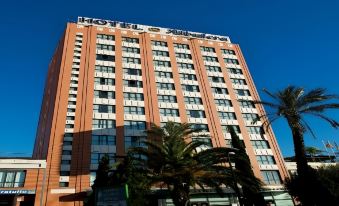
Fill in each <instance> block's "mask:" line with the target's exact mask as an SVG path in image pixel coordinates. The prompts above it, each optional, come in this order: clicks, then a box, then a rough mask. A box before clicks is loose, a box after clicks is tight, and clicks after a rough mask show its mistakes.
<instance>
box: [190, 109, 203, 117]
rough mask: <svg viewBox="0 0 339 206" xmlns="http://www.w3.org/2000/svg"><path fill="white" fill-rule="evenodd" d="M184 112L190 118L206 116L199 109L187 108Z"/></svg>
mask: <svg viewBox="0 0 339 206" xmlns="http://www.w3.org/2000/svg"><path fill="white" fill-rule="evenodd" d="M186 114H187V116H188V117H192V118H206V115H205V112H204V111H201V110H187V111H186Z"/></svg>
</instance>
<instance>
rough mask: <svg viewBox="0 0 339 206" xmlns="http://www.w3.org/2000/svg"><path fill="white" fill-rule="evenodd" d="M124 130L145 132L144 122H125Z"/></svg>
mask: <svg viewBox="0 0 339 206" xmlns="http://www.w3.org/2000/svg"><path fill="white" fill-rule="evenodd" d="M124 128H125V129H128V130H145V129H146V122H142V121H125V122H124Z"/></svg>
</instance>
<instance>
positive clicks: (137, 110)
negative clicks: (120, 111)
mask: <svg viewBox="0 0 339 206" xmlns="http://www.w3.org/2000/svg"><path fill="white" fill-rule="evenodd" d="M124 113H125V114H137V115H144V114H145V108H144V107H124Z"/></svg>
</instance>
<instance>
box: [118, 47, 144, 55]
mask: <svg viewBox="0 0 339 206" xmlns="http://www.w3.org/2000/svg"><path fill="white" fill-rule="evenodd" d="M122 51H123V52H126V53H134V54H140V49H139V48H134V47H125V46H123V47H122Z"/></svg>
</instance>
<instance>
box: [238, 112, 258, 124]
mask: <svg viewBox="0 0 339 206" xmlns="http://www.w3.org/2000/svg"><path fill="white" fill-rule="evenodd" d="M242 117H243V118H244V119H245V120H246V121H252V122H253V121H254V120H257V119H258V118H259V115H257V114H253V113H243V114H242Z"/></svg>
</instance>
